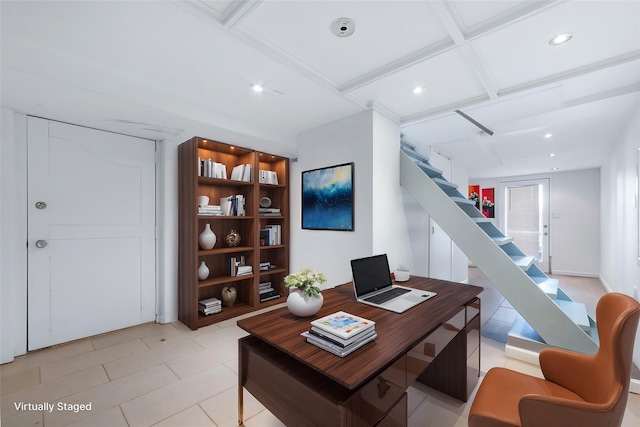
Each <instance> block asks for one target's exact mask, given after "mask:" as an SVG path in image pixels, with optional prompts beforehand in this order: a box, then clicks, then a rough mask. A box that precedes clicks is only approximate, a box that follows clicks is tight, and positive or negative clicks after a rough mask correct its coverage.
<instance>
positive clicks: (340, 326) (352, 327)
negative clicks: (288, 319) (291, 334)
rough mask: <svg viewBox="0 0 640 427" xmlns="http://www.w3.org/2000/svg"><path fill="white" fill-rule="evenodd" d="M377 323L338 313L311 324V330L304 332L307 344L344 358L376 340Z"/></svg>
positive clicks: (342, 312) (341, 312)
mask: <svg viewBox="0 0 640 427" xmlns="http://www.w3.org/2000/svg"><path fill="white" fill-rule="evenodd" d="M375 325H376V323H375V322H373V321H371V320H368V319H364V318H362V317H358V316H354V315H353V314H349V313H345V312H344V311H338V312H337V313H333V314H330V315H328V316H325V317H322V318H320V319H316V320H314V321H312V322H311V329H309V330H308V331H307V332H303V333H302V336H303V337H305V338H306V339H307V342H308V343H310V344H313V345H315V346H317V347H320V348H322V349H324V350H327V351H329V352H331V353H333V354H335V355H336V356H340V357H344V356H346V355H347V354H349V353H351V352H353V351H355V350H357V349H358V348H360V347H362V346H363V345H365V344H366V343H368V342H370V341H373V340H374V339H376V336H377V334H376V329H375Z"/></svg>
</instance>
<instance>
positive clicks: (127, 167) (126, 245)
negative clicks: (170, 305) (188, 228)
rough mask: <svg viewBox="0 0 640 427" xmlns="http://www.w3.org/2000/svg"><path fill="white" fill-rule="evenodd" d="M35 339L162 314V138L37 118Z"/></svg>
mask: <svg viewBox="0 0 640 427" xmlns="http://www.w3.org/2000/svg"><path fill="white" fill-rule="evenodd" d="M27 143H28V163H29V164H28V197H27V200H28V348H29V350H34V349H38V348H42V347H46V346H50V345H54V344H58V343H61V342H67V341H71V340H75V339H78V338H83V337H87V336H91V335H96V334H100V333H103V332H108V331H112V330H115V329H120V328H124V327H128V326H132V325H137V324H140V323H144V322H149V321H153V320H155V307H156V298H155V142H153V141H149V140H145V139H140V138H133V137H128V136H123V135H118V134H114V133H109V132H103V131H97V130H94V129H89V128H84V127H80V126H73V125H68V124H64V123H59V122H53V121H48V120H44V119H39V118H34V117H29V120H28V140H27Z"/></svg>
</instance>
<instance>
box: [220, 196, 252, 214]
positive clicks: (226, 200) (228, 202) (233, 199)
mask: <svg viewBox="0 0 640 427" xmlns="http://www.w3.org/2000/svg"><path fill="white" fill-rule="evenodd" d="M246 201H247V200H246V199H245V198H244V196H243V195H242V194H234V195H231V196H227V197H221V198H220V210H221V211H222V214H223V215H225V216H245V212H246V211H245V206H246Z"/></svg>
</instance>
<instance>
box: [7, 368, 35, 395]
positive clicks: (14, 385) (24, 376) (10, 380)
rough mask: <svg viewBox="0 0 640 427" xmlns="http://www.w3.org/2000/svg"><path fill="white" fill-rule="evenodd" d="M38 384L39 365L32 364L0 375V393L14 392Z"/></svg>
mask: <svg viewBox="0 0 640 427" xmlns="http://www.w3.org/2000/svg"><path fill="white" fill-rule="evenodd" d="M38 384H40V367H39V366H34V367H31V368H26V369H23V370H21V371H15V372H10V373H8V374H6V375H4V374H3V375H2V387H0V394H1V395H2V396H4V395H5V394H10V393H14V392H16V391H18V390H22V389H25V388H29V387H33V386H36V385H38Z"/></svg>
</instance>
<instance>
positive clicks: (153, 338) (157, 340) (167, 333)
mask: <svg viewBox="0 0 640 427" xmlns="http://www.w3.org/2000/svg"><path fill="white" fill-rule="evenodd" d="M172 326H173V324H172ZM198 335H200V334H198V333H197V332H196V331H192V330H190V329H188V328H187V329H182V328H176V327H175V326H173V327H172V328H171V329H166V330H164V331H162V333H159V334H153V335H149V336H146V337H142V338H140V339H141V340H142V341H143V342H144V343H145V344H146V345H147V346H148V347H149V348H157V347H162V346H165V345H170V344H175V343H178V342H182V341H184V340H188V339H191V338H193V337H196V336H198Z"/></svg>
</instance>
